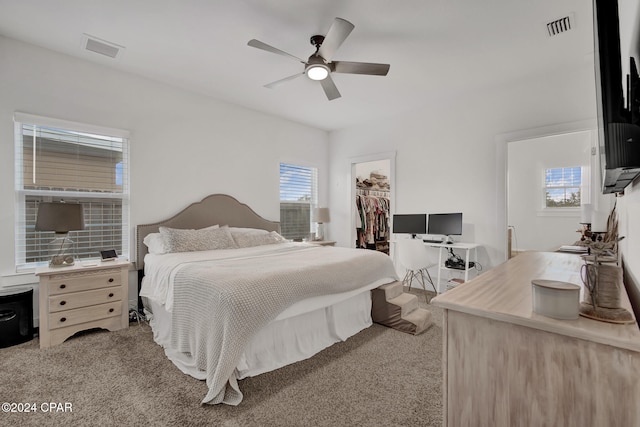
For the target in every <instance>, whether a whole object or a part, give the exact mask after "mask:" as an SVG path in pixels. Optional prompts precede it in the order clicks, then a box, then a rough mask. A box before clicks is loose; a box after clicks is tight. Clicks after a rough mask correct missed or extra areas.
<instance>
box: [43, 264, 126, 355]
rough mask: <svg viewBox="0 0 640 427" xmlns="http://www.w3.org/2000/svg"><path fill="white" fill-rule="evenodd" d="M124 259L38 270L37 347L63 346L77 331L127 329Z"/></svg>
mask: <svg viewBox="0 0 640 427" xmlns="http://www.w3.org/2000/svg"><path fill="white" fill-rule="evenodd" d="M130 265H131V263H130V262H129V261H126V260H114V261H108V262H99V261H98V262H96V263H95V264H91V265H89V263H88V262H86V261H85V262H84V263H83V262H82V261H81V262H76V264H75V265H73V266H71V267H58V268H54V267H41V268H38V269H36V276H39V278H40V291H39V294H40V295H39V303H40V304H39V305H40V330H39V335H40V348H49V347H51V346H54V345H58V344H60V343H62V342H63V341H64V340H66V339H67V338H69V337H70V336H71V335H73V334H75V333H76V332H79V331H84V330H86V329H92V328H103V329H108V330H110V331H117V330H119V329H124V328H128V327H129V304H128V295H129V277H128V276H129V274H128V270H129V266H130Z"/></svg>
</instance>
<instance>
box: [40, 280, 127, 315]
mask: <svg viewBox="0 0 640 427" xmlns="http://www.w3.org/2000/svg"><path fill="white" fill-rule="evenodd" d="M121 299H122V287H120V286H118V287H113V288H103V289H94V290H91V291H81V292H71V293H68V294H60V295H54V296H52V297H50V298H49V312H51V313H54V312H57V311H63V310H71V309H74V308H80V307H87V306H90V305H98V304H104V303H108V302H114V301H120V300H121Z"/></svg>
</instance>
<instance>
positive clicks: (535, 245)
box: [507, 131, 600, 250]
mask: <svg viewBox="0 0 640 427" xmlns="http://www.w3.org/2000/svg"><path fill="white" fill-rule="evenodd" d="M591 146H592V132H588V131H583V132H572V133H565V134H560V135H553V136H545V137H540V138H534V139H528V140H524V141H514V142H510V143H509V144H508V147H507V150H508V159H507V160H508V217H507V219H508V225H509V226H510V227H513V229H514V230H515V232H514V236H515V237H516V238H515V239H514V242H513V249H514V250H553V249H554V248H556V247H558V246H561V245H571V244H573V243H574V242H575V241H576V240H578V239H579V238H580V234H579V233H576V230H578V229H579V228H580V224H579V223H580V220H581V211H580V210H579V209H576V210H574V211H566V210H565V211H562V212H557V210H555V211H554V210H551V211H550V210H545V209H544V205H545V199H544V189H543V186H544V172H545V170H546V169H548V168H561V167H573V166H586V167H590V166H591V158H592V156H591ZM593 157H595V156H593ZM594 172H595V173H597V172H598V171H597V170H595V171H594ZM589 178H590V174H589V175H587V176H585V179H589ZM595 191H600V189H599V188H596V189H595ZM583 199H584V200H586V201H589V200H590V197H589V194H585V195H583Z"/></svg>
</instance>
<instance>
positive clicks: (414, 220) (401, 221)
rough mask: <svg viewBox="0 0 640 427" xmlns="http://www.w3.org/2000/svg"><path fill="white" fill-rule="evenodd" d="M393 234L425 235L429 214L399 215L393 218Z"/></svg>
mask: <svg viewBox="0 0 640 427" xmlns="http://www.w3.org/2000/svg"><path fill="white" fill-rule="evenodd" d="M393 232H394V233H397V234H411V236H412V237H414V238H415V237H416V234H425V233H426V232H427V214H398V215H394V216H393Z"/></svg>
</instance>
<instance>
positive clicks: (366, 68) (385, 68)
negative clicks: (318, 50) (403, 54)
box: [331, 61, 390, 76]
mask: <svg viewBox="0 0 640 427" xmlns="http://www.w3.org/2000/svg"><path fill="white" fill-rule="evenodd" d="M389 67H390V65H389V64H375V63H372V62H348V61H333V62H332V63H331V68H332V70H333V72H335V73H347V74H369V75H372V76H386V75H387V73H388V72H389Z"/></svg>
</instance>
